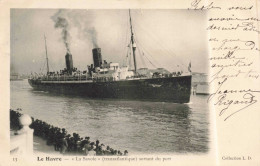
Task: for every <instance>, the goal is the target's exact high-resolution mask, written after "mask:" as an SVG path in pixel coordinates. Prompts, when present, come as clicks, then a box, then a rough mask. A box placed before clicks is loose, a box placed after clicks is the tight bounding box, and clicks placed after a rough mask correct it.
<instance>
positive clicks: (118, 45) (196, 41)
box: [10, 9, 208, 74]
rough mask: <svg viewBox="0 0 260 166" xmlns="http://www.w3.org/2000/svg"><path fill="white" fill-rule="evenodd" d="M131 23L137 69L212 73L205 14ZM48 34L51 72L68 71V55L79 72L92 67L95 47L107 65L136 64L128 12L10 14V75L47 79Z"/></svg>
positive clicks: (151, 16) (162, 14)
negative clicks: (43, 76)
mask: <svg viewBox="0 0 260 166" xmlns="http://www.w3.org/2000/svg"><path fill="white" fill-rule="evenodd" d="M131 18H132V25H133V30H134V37H135V41H136V45H137V51H136V59H137V67H138V68H141V67H147V68H165V69H167V70H169V71H171V72H172V71H178V70H183V71H187V68H188V65H189V63H190V62H191V69H192V71H193V72H202V73H207V72H208V43H207V38H208V36H207V32H206V30H205V29H206V26H207V12H206V11H194V10H168V9H167V10H164V9H160V10H155V9H150V10H148V9H142V10H141V9H138V10H137V9H135V10H131ZM44 34H45V36H46V43H47V53H48V58H49V66H50V71H59V70H61V69H64V68H65V54H66V52H67V50H68V49H69V51H70V52H71V54H72V57H73V64H74V67H77V68H78V69H79V70H86V68H87V65H90V64H92V63H93V58H92V49H93V48H94V47H96V46H97V47H100V48H101V52H102V58H103V60H106V61H107V62H118V63H119V64H120V65H121V66H122V65H124V64H126V62H129V61H131V60H132V59H129V58H130V57H132V56H131V55H129V52H128V50H129V48H128V44H129V43H130V25H129V11H128V10H118V9H116V10H111V9H108V10H103V9H102V10H101V9H98V10H93V9H91V10H87V9H73V10H65V9H63V10H60V9H11V64H10V65H11V72H18V73H20V74H30V73H31V72H32V73H34V72H36V73H39V72H42V73H46V52H45V43H44V42H45V41H44ZM64 35H65V36H64ZM65 40H66V41H65ZM66 44H67V45H66ZM66 46H67V47H69V48H66ZM127 53H128V54H127ZM127 57H128V60H126V58H127ZM131 67H133V62H131Z"/></svg>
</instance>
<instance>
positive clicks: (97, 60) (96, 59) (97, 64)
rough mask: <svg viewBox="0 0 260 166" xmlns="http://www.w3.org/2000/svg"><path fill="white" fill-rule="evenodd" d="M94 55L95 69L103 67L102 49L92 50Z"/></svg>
mask: <svg viewBox="0 0 260 166" xmlns="http://www.w3.org/2000/svg"><path fill="white" fill-rule="evenodd" d="M92 53H93V61H94V67H101V64H102V55H101V48H94V49H92Z"/></svg>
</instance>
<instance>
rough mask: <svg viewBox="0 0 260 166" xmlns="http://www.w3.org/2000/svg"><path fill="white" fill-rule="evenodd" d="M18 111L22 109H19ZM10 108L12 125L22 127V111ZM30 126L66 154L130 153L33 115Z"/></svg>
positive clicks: (100, 154)
mask: <svg viewBox="0 0 260 166" xmlns="http://www.w3.org/2000/svg"><path fill="white" fill-rule="evenodd" d="M18 111H21V109H19V110H18ZM18 111H14V110H11V109H10V127H11V128H13V129H16V130H19V129H20V128H21V125H20V124H19V117H20V116H21V115H22V114H21V113H20V112H18ZM30 128H32V129H34V135H35V136H38V137H41V138H43V139H46V140H47V145H49V146H54V150H55V151H60V153H62V154H64V155H66V154H71V155H84V156H95V155H96V156H110V155H118V156H121V155H128V151H127V150H125V151H124V152H121V151H120V150H115V149H113V148H111V147H109V146H105V145H104V144H102V143H100V142H99V140H96V141H95V142H91V141H90V137H85V138H83V137H80V135H79V134H77V133H73V134H72V135H71V134H68V133H67V130H66V129H65V128H59V127H54V126H52V125H50V124H48V123H46V122H44V121H41V120H38V119H36V120H34V118H33V117H32V124H31V125H30Z"/></svg>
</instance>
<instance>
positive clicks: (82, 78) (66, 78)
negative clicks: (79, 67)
mask: <svg viewBox="0 0 260 166" xmlns="http://www.w3.org/2000/svg"><path fill="white" fill-rule="evenodd" d="M35 79H36V80H41V81H87V80H92V78H91V77H87V76H85V75H83V76H66V75H60V76H42V77H36V78H35Z"/></svg>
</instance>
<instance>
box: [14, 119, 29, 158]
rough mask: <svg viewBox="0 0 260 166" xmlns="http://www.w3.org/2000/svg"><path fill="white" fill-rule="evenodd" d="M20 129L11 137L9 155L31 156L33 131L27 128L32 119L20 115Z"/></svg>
mask: <svg viewBox="0 0 260 166" xmlns="http://www.w3.org/2000/svg"><path fill="white" fill-rule="evenodd" d="M19 121H20V124H21V125H22V129H21V130H19V131H17V133H16V135H14V136H11V139H10V140H11V141H10V154H11V155H32V154H33V131H34V130H33V129H31V128H30V127H29V125H30V124H31V123H32V119H31V117H30V116H29V115H26V114H24V115H22V116H21V117H20V118H19Z"/></svg>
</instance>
